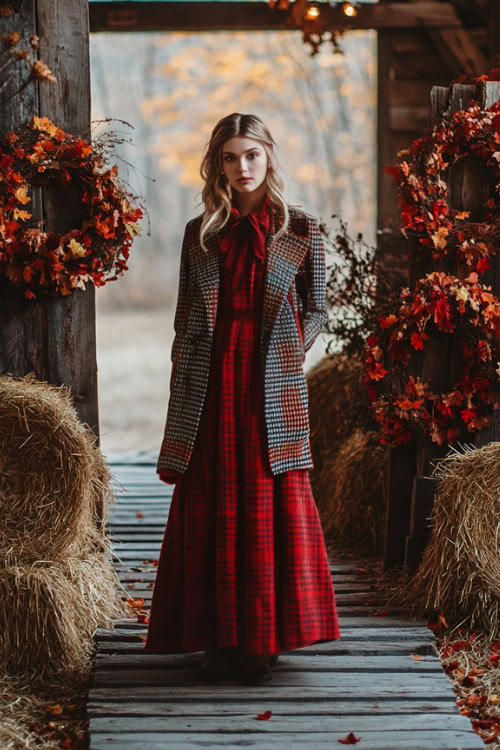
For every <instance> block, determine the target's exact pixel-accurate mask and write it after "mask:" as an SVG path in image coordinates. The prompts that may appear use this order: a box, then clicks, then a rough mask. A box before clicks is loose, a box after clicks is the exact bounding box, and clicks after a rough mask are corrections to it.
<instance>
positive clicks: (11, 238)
mask: <svg viewBox="0 0 500 750" xmlns="http://www.w3.org/2000/svg"><path fill="white" fill-rule="evenodd" d="M70 184H71V185H73V186H75V187H76V188H77V189H78V191H79V193H78V194H79V195H80V196H81V202H82V209H83V218H82V220H81V222H80V225H79V226H78V227H75V228H74V229H70V230H69V231H66V232H64V233H62V234H58V233H55V232H46V231H44V229H43V227H42V222H38V223H37V224H35V225H33V222H32V223H31V224H30V220H31V219H32V218H33V217H32V214H31V213H30V212H29V211H28V210H27V209H26V206H27V204H29V203H30V202H31V197H30V195H29V191H30V189H31V188H32V187H34V186H40V185H58V186H62V187H67V186H69V185H70ZM133 198H135V196H132V195H131V194H130V193H128V192H127V191H126V190H125V188H124V187H123V185H122V184H121V183H120V182H119V181H118V174H117V168H116V166H113V167H111V168H109V169H105V168H104V151H103V150H102V149H101V150H100V149H98V148H95V147H94V146H93V145H92V144H91V143H89V142H88V141H86V140H84V139H83V138H79V137H78V136H75V135H71V134H70V133H66V132H65V131H64V130H62V129H61V128H58V127H57V126H56V125H54V123H53V122H51V121H50V120H49V119H47V118H46V117H42V118H40V117H36V116H35V117H33V119H32V120H31V121H30V122H29V123H27V124H25V125H23V126H21V127H20V128H18V129H17V130H15V131H10V132H8V133H7V134H6V135H5V136H4V138H3V140H2V142H1V145H0V276H4V277H6V278H7V279H8V280H9V281H10V283H11V284H12V285H13V286H16V287H21V288H22V289H23V290H24V295H25V296H26V297H27V298H29V299H35V298H37V297H39V296H40V295H42V294H51V295H52V296H58V295H67V294H71V292H72V291H73V289H74V288H75V287H76V288H80V289H85V288H86V286H85V285H86V283H92V284H95V285H96V286H103V285H104V284H105V283H106V282H107V281H112V280H114V279H116V278H117V277H118V276H119V275H120V274H122V273H123V271H125V270H126V269H127V264H126V262H127V259H128V257H129V249H130V245H131V243H132V240H133V237H134V235H136V234H140V230H139V227H138V221H139V219H140V218H141V217H142V215H143V212H142V210H141V209H140V208H137V207H135V208H134V207H133V206H132V204H131V200H132V199H133Z"/></svg>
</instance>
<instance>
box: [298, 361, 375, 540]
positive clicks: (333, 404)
mask: <svg viewBox="0 0 500 750" xmlns="http://www.w3.org/2000/svg"><path fill="white" fill-rule="evenodd" d="M363 376H364V370H363V362H362V357H361V356H360V355H357V354H346V353H345V352H341V353H338V354H335V355H333V356H328V357H324V358H323V359H322V360H321V361H320V362H319V363H318V364H317V365H315V366H314V367H313V368H311V370H309V372H308V373H307V381H308V390H309V412H310V425H311V451H312V454H313V457H314V469H313V471H312V472H311V485H312V489H313V495H314V499H315V501H316V505H317V507H318V512H319V515H320V518H321V523H322V526H323V532H324V534H325V538H326V539H327V541H330V542H331V543H332V545H333V546H335V547H336V548H337V549H338V548H339V547H341V546H349V547H351V548H352V546H353V545H357V546H358V548H359V549H364V550H365V551H367V552H368V551H370V552H376V551H379V550H380V548H381V535H382V528H383V524H384V517H385V502H384V482H385V472H386V461H385V456H386V449H385V448H383V447H382V446H381V445H380V444H379V443H378V440H377V437H376V433H375V432H374V429H373V427H374V423H373V417H372V412H371V409H370V402H369V399H368V394H367V391H366V386H365V384H364V383H363Z"/></svg>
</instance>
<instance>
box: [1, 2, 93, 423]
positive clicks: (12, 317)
mask: <svg viewBox="0 0 500 750" xmlns="http://www.w3.org/2000/svg"><path fill="white" fill-rule="evenodd" d="M15 30H17V31H20V32H21V33H22V36H23V38H24V39H25V41H26V42H27V41H28V39H29V37H30V36H31V34H34V33H36V34H38V36H39V37H40V57H41V59H42V60H43V61H44V62H45V63H47V65H49V67H50V68H51V69H52V71H53V72H54V74H55V75H56V76H57V79H58V80H57V83H53V84H43V85H40V86H38V85H37V84H35V83H32V84H30V85H29V86H28V87H27V88H26V89H25V90H24V92H23V94H22V95H21V96H18V97H16V98H15V100H13V101H12V102H10V103H9V104H8V106H6V107H2V109H1V110H0V128H1V131H2V133H5V132H6V131H7V130H9V129H12V128H15V127H17V126H19V125H20V124H22V123H23V122H25V121H27V120H29V119H31V117H32V116H33V115H35V114H37V115H41V116H46V117H49V118H50V119H52V120H53V121H54V122H56V124H57V125H58V126H60V127H62V128H64V129H66V130H68V131H69V132H71V133H75V134H79V135H82V136H83V137H85V138H88V137H89V136H90V70H89V51H88V30H89V23H88V4H87V1H86V0H36V1H35V0H26V2H25V4H24V6H23V8H22V11H21V13H20V14H13V15H11V16H7V17H1V18H0V31H1V33H8V32H9V31H15ZM20 69H21V68H20ZM33 192H34V195H33V204H32V208H33V216H34V217H35V218H36V219H39V220H40V219H44V220H45V228H47V229H48V230H50V231H61V230H63V229H68V228H71V226H74V225H77V223H78V221H79V218H80V211H81V201H80V196H78V195H75V194H71V193H70V191H68V190H65V191H63V190H57V191H56V190H54V189H51V188H44V189H43V199H42V191H40V190H38V189H37V190H35V191H33ZM30 210H31V208H30ZM94 308H95V305H94V287H93V286H90V287H89V289H87V290H86V291H85V292H84V291H82V290H76V291H75V292H74V293H73V294H72V295H70V296H68V297H65V298H62V297H61V298H56V299H40V300H36V301H28V300H26V299H25V298H24V296H23V295H22V292H20V291H19V290H18V289H12V288H11V287H8V286H7V285H6V284H5V282H3V281H2V282H1V283H0V322H1V325H0V372H2V373H8V374H11V375H26V374H28V373H33V374H34V375H35V376H36V377H37V378H38V379H40V380H46V381H48V382H49V383H52V384H54V385H61V384H65V385H66V386H68V387H69V388H70V389H71V391H72V395H73V401H74V406H75V408H76V410H77V413H78V415H79V417H80V419H81V420H82V421H83V422H86V423H87V424H89V426H90V427H91V428H92V430H93V431H94V433H95V434H96V435H97V434H98V411H97V364H96V355H95V348H96V347H95V309H94Z"/></svg>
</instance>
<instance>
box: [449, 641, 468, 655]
mask: <svg viewBox="0 0 500 750" xmlns="http://www.w3.org/2000/svg"><path fill="white" fill-rule="evenodd" d="M448 645H449V648H450V649H451V651H453V652H454V653H456V652H457V651H470V650H471V648H472V645H471V642H470V641H452V642H451V643H449V644H448Z"/></svg>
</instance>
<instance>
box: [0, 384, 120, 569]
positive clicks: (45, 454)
mask: <svg viewBox="0 0 500 750" xmlns="http://www.w3.org/2000/svg"><path fill="white" fill-rule="evenodd" d="M109 479H110V473H109V469H108V467H107V465H106V462H105V461H104V458H103V457H102V455H101V453H100V451H99V450H98V448H97V447H96V445H95V437H94V435H93V433H92V431H91V430H90V428H89V427H88V426H87V425H83V424H82V423H81V422H80V421H79V419H78V416H77V414H76V411H75V409H74V408H73V406H72V404H71V398H70V392H69V390H68V389H67V388H65V387H64V386H60V387H56V386H52V385H49V384H48V383H45V382H42V381H38V380H36V378H35V377H34V376H31V375H29V376H26V377H20V378H15V377H8V376H1V377H0V507H1V510H2V512H1V514H0V556H1V557H2V558H4V559H5V558H13V559H23V560H25V561H27V560H32V561H35V560H38V559H43V558H50V559H52V560H55V559H62V558H63V557H65V556H67V555H68V554H78V551H79V550H85V549H87V550H91V549H94V550H98V549H99V548H101V546H102V545H101V541H100V539H101V537H102V521H103V520H105V519H106V517H107V514H108V512H109V507H110V505H111V503H112V502H113V499H114V498H113V493H112V492H111V489H110V484H109Z"/></svg>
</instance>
